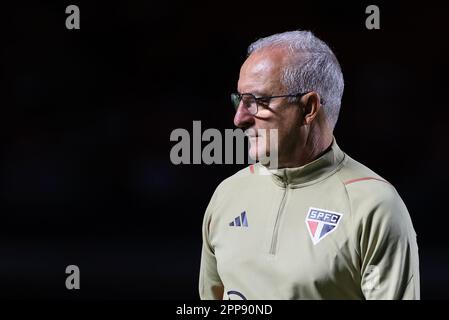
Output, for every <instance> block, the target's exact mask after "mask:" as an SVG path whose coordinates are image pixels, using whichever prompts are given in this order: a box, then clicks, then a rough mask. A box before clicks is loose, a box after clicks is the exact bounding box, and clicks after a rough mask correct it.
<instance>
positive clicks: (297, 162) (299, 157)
mask: <svg viewBox="0 0 449 320" xmlns="http://www.w3.org/2000/svg"><path fill="white" fill-rule="evenodd" d="M304 133H305V135H302V136H303V137H304V138H303V139H302V141H301V143H298V144H296V145H295V146H294V147H293V150H291V152H289V153H288V154H287V155H286V157H285V158H284V159H282V158H281V157H280V159H279V166H278V167H279V168H296V167H301V166H304V165H306V164H308V163H310V162H312V161H314V160H316V159H318V158H319V157H321V156H322V155H323V154H324V153H326V152H327V151H328V149H329V148H330V146H331V145H332V141H333V134H332V132H323V131H322V130H319V129H318V128H316V130H313V129H311V130H307V132H304Z"/></svg>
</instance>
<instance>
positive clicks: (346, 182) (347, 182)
mask: <svg viewBox="0 0 449 320" xmlns="http://www.w3.org/2000/svg"><path fill="white" fill-rule="evenodd" d="M365 180H377V181H382V182H385V183H388V184H389V182H388V181H386V180H382V179H379V178H374V177H364V178H358V179H352V180H348V181H345V182H343V183H344V184H345V185H348V184H351V183H354V182H359V181H365Z"/></svg>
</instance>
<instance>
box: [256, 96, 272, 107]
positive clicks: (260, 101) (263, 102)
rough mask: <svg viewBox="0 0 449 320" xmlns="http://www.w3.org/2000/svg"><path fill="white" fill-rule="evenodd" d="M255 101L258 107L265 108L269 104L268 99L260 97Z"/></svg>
mask: <svg viewBox="0 0 449 320" xmlns="http://www.w3.org/2000/svg"><path fill="white" fill-rule="evenodd" d="M256 101H257V103H258V104H259V105H261V106H264V107H267V106H268V105H269V104H270V98H266V97H260V98H256Z"/></svg>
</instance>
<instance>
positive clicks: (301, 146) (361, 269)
mask: <svg viewBox="0 0 449 320" xmlns="http://www.w3.org/2000/svg"><path fill="white" fill-rule="evenodd" d="M343 86H344V85H343V75H342V73H341V69H340V66H339V63H338V61H337V59H336V57H335V56H334V54H333V53H332V51H331V50H330V49H329V47H328V46H327V45H326V44H325V43H324V42H322V41H321V40H319V39H318V38H316V37H315V36H314V35H313V34H312V33H311V32H306V31H293V32H286V33H282V34H276V35H273V36H270V37H267V38H263V39H260V40H258V41H256V42H255V43H253V44H252V45H251V46H250V47H249V49H248V58H247V59H246V61H245V62H244V64H243V65H242V67H241V70H240V77H239V81H238V92H239V93H238V94H234V95H233V102H234V104H235V106H236V114H235V119H234V123H235V125H236V126H237V127H240V128H242V129H253V130H254V131H255V132H258V133H257V134H254V135H252V136H251V137H250V150H249V152H250V155H251V156H252V157H256V158H260V156H261V155H262V154H263V153H265V152H266V151H267V148H268V147H267V145H268V141H269V137H268V133H266V132H269V131H265V130H260V129H277V130H278V145H277V152H278V168H277V169H270V168H267V167H264V166H263V165H261V164H260V163H257V164H255V165H251V166H249V167H248V168H245V169H243V170H241V171H239V172H238V173H236V174H235V175H233V176H232V177H230V178H228V179H226V180H225V181H223V182H222V183H221V184H220V185H219V186H218V188H217V189H216V191H215V193H214V195H213V196H212V199H211V201H210V203H209V206H208V208H207V210H206V213H205V217H204V223H203V249H202V257H201V270H200V282H199V293H200V297H201V298H202V299H419V294H420V293H419V268H418V247H417V243H416V234H415V231H414V229H413V226H412V222H411V220H410V216H409V213H408V211H407V208H406V207H405V205H404V203H403V202H402V200H401V198H400V196H399V195H398V193H397V192H396V190H395V188H394V187H393V186H392V185H391V184H390V183H388V182H387V181H385V180H384V179H383V178H381V177H380V176H379V175H377V174H376V173H374V172H373V171H371V170H370V169H368V168H367V167H365V166H364V165H362V164H360V163H358V162H357V161H355V160H353V159H351V158H350V157H349V156H348V155H346V154H345V153H344V152H343V151H341V150H340V148H339V147H338V145H337V143H336V140H335V138H334V137H333V129H334V127H335V124H336V122H337V118H338V114H339V109H340V103H341V97H342V95H343ZM259 132H260V133H259ZM264 132H265V133H264Z"/></svg>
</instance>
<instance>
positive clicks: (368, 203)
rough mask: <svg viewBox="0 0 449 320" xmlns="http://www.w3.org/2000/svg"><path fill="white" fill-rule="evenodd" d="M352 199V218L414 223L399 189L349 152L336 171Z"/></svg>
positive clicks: (390, 222) (403, 223)
mask: <svg viewBox="0 0 449 320" xmlns="http://www.w3.org/2000/svg"><path fill="white" fill-rule="evenodd" d="M337 174H338V176H339V178H340V180H341V182H342V184H343V185H344V187H345V190H346V193H347V196H348V198H349V202H350V207H351V213H352V216H353V219H354V220H355V221H358V222H359V223H362V224H364V225H367V224H372V223H376V224H391V227H393V226H397V227H400V226H401V225H402V226H404V225H411V221H410V216H409V213H408V210H407V208H406V206H405V204H404V202H403V201H402V199H401V197H400V195H399V193H398V192H397V190H396V188H395V187H394V186H393V185H392V184H391V183H390V182H388V181H387V180H385V179H384V178H382V177H381V176H380V175H378V174H377V173H375V172H374V171H373V170H371V169H369V168H368V167H366V166H365V165H363V164H361V163H359V162H358V161H356V160H354V159H352V158H351V157H349V156H347V155H346V159H345V163H344V165H343V166H342V168H341V170H339V172H338V173H337Z"/></svg>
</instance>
